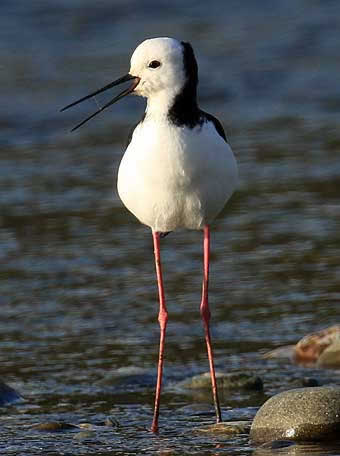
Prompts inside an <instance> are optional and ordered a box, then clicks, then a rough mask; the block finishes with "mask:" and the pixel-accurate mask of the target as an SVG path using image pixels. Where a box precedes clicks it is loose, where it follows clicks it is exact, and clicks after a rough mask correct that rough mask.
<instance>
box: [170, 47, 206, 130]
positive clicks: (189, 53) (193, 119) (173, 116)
mask: <svg viewBox="0 0 340 456" xmlns="http://www.w3.org/2000/svg"><path fill="white" fill-rule="evenodd" d="M181 44H182V46H183V67H184V73H185V76H186V82H185V84H184V87H183V90H182V91H181V92H180V93H179V94H178V95H176V97H175V100H174V103H173V105H172V106H171V108H170V109H169V113H168V118H169V120H170V121H171V122H172V123H173V124H175V125H177V126H184V125H185V126H187V127H189V128H194V127H195V126H196V125H198V124H199V123H200V110H199V108H198V106H197V84H198V69H197V62H196V59H195V55H194V51H193V49H192V47H191V45H190V43H184V42H183V41H182V42H181Z"/></svg>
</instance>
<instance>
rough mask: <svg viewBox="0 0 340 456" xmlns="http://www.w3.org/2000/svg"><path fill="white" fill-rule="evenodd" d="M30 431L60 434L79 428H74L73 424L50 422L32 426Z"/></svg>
mask: <svg viewBox="0 0 340 456" xmlns="http://www.w3.org/2000/svg"><path fill="white" fill-rule="evenodd" d="M31 429H34V430H36V431H44V432H60V431H70V430H74V429H78V430H79V426H76V425H75V424H69V423H63V422H60V421H50V422H47V423H39V424H33V426H31Z"/></svg>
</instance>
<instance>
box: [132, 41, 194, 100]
mask: <svg viewBox="0 0 340 456" xmlns="http://www.w3.org/2000/svg"><path fill="white" fill-rule="evenodd" d="M129 73H130V74H131V75H133V76H137V77H138V78H139V79H140V82H139V84H138V86H137V87H136V89H135V90H134V92H135V93H136V95H141V96H143V97H147V98H148V97H151V96H152V95H154V94H157V93H159V92H162V91H166V92H167V94H168V95H169V92H171V93H172V94H176V93H178V92H179V91H180V90H181V89H182V88H183V86H184V84H185V80H186V76H185V71H184V63H183V45H182V44H181V43H180V42H179V41H177V40H175V39H173V38H152V39H149V40H146V41H143V43H141V44H140V45H139V46H138V47H137V48H136V50H135V51H134V53H133V54H132V57H131V67H130V71H129Z"/></svg>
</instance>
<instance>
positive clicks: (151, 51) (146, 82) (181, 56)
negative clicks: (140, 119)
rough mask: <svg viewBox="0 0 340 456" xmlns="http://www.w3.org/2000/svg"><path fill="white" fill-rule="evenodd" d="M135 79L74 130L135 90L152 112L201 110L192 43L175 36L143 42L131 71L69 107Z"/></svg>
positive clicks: (149, 111)
mask: <svg viewBox="0 0 340 456" xmlns="http://www.w3.org/2000/svg"><path fill="white" fill-rule="evenodd" d="M130 80H131V81H132V85H131V86H130V87H128V88H127V89H125V90H124V91H123V92H121V93H120V94H118V95H117V96H116V97H114V98H113V99H112V100H111V101H110V102H109V103H107V104H106V105H104V106H103V107H102V108H101V109H99V110H98V111H96V112H95V113H94V114H92V115H91V116H89V117H88V118H87V119H85V120H84V121H83V122H81V123H80V124H78V125H77V126H76V127H75V128H73V130H75V129H76V128H78V127H80V126H81V125H83V124H84V123H85V122H87V121H88V120H89V119H91V118H92V117H94V116H95V115H97V114H98V113H99V112H101V111H103V110H104V109H105V108H107V107H108V106H110V105H111V104H113V103H115V102H116V101H118V100H119V99H121V98H123V97H124V96H126V95H128V94H130V93H133V94H136V95H141V96H142V97H146V98H147V99H148V106H147V112H148V114H151V113H155V114H160V113H161V114H162V115H164V114H166V113H168V111H169V109H170V108H171V107H172V106H173V105H174V102H175V101H176V100H178V98H179V103H177V104H176V107H177V112H176V113H175V114H176V115H182V114H184V116H187V117H188V116H189V117H190V116H191V115H192V112H193V111H195V112H196V111H197V104H196V88H197V83H198V78H197V63H196V59H195V56H194V52H193V50H192V47H191V46H190V44H189V43H184V42H180V41H177V40H175V39H174V38H151V39H148V40H145V41H143V42H142V43H141V44H140V45H139V46H138V47H137V48H136V49H135V51H134V53H133V54H132V57H131V66H130V71H129V73H128V74H126V75H125V76H123V77H121V78H119V79H117V80H116V81H113V82H111V83H110V84H108V85H106V86H105V87H103V88H102V89H99V90H97V91H96V92H93V93H91V94H90V95H87V96H85V97H83V98H81V99H80V100H77V101H75V102H73V103H71V104H69V105H67V106H66V107H65V108H63V109H62V111H63V110H65V109H68V108H70V107H72V106H74V105H76V104H78V103H81V102H82V101H84V100H87V99H88V98H91V97H93V96H95V95H97V94H99V93H101V92H104V91H105V90H108V89H111V88H112V87H114V86H116V85H118V84H121V83H124V82H127V81H130Z"/></svg>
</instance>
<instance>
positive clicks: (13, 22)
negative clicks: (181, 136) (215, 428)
mask: <svg viewBox="0 0 340 456" xmlns="http://www.w3.org/2000/svg"><path fill="white" fill-rule="evenodd" d="M0 24H1V27H0V57H1V59H0V61H1V69H2V71H0V83H1V87H2V103H1V107H0V125H1V133H0V147H1V154H0V204H1V213H0V258H1V264H0V280H1V281H0V288H1V293H0V303H1V322H0V340H1V344H0V346H1V349H0V360H1V368H2V369H1V372H2V379H3V380H4V381H5V382H6V383H8V384H10V385H11V386H13V387H15V388H17V389H18V390H19V391H20V392H21V393H22V394H23V396H24V398H25V402H24V403H21V404H16V405H13V406H10V407H7V408H4V409H3V413H2V416H1V421H2V426H1V429H0V434H1V444H0V448H1V451H2V452H3V453H4V454H8V455H10V454H17V453H18V452H21V453H22V454H25V455H38V454H49V455H54V454H55V455H56V454H58V455H59V454H65V455H66V454H72V455H87V454H97V455H110V456H112V455H130V454H131V455H132V454H159V455H170V454H171V455H177V454H178V455H179V454H181V455H183V454H197V455H213V454H219V455H220V454H221V455H222V454H228V455H229V454H240V455H241V454H242V455H250V454H252V453H253V451H254V448H253V447H252V445H251V443H250V442H248V439H247V436H245V435H241V436H237V437H234V438H232V439H229V438H222V437H221V436H206V435H204V436H197V435H195V434H194V433H193V430H194V429H195V428H196V427H198V426H200V425H203V424H206V423H211V422H212V421H213V416H212V415H211V413H210V411H211V409H208V411H206V412H205V413H203V412H202V413H203V414H200V413H198V414H196V413H194V412H192V411H191V412H190V409H189V411H188V409H187V408H185V407H186V406H190V405H193V404H195V405H197V406H198V408H200V407H202V408H203V409H204V410H205V408H206V407H209V405H210V404H211V397H210V394H209V393H207V394H203V395H202V394H200V395H197V394H190V393H188V392H184V391H178V390H176V388H174V385H175V384H176V382H177V381H179V380H182V379H183V378H185V377H187V376H189V375H194V374H197V373H201V372H205V371H206V370H207V369H208V366H207V360H206V353H205V347H204V342H203V331H202V327H201V322H200V318H199V311H198V307H199V300H200V282H201V250H200V249H201V245H200V244H201V237H202V236H201V233H196V232H179V233H173V234H171V235H170V236H168V237H167V238H165V239H164V240H162V254H163V261H164V270H165V284H166V292H167V298H168V307H169V313H170V323H169V327H168V335H167V346H166V369H165V380H166V381H165V390H164V394H163V397H162V408H161V418H160V425H161V433H160V436H158V437H156V436H152V435H150V434H149V433H147V432H145V429H146V428H147V427H148V426H149V425H150V421H151V416H152V402H153V387H154V378H155V366H156V360H157V346H158V325H157V299H156V297H157V295H156V292H157V290H156V284H155V277H154V265H153V256H152V240H151V236H150V233H149V231H148V230H147V229H146V228H145V227H143V226H141V225H139V224H138V222H137V221H136V220H135V219H134V218H133V216H132V215H130V214H129V213H128V212H127V211H126V210H125V209H124V208H123V207H122V204H121V203H120V201H119V199H118V196H117V192H116V190H115V181H116V176H117V169H118V165H119V161H120V157H121V155H122V151H123V148H124V147H123V146H124V144H125V141H126V137H127V135H128V132H129V129H130V128H131V126H132V125H133V124H134V123H135V122H136V121H137V120H138V119H139V117H140V116H141V115H142V112H143V106H144V105H143V101H142V100H140V99H137V98H133V97H131V98H130V99H125V100H124V101H122V102H120V103H119V104H117V105H114V106H113V107H112V108H110V110H108V111H107V112H106V113H103V114H101V115H100V116H98V117H97V118H96V119H94V120H93V121H92V122H89V123H88V124H87V125H86V126H85V127H83V128H81V129H80V130H78V131H77V132H76V133H73V134H70V133H69V132H68V131H69V129H70V128H71V127H72V126H74V125H75V124H76V123H77V122H78V121H80V120H82V119H83V118H84V117H85V116H86V115H87V114H88V113H91V112H92V111H93V110H94V109H95V108H96V105H95V103H91V102H89V103H84V105H81V106H79V108H77V109H74V110H72V111H70V112H67V113H63V114H60V113H59V112H58V110H59V109H60V108H61V107H62V106H64V105H65V104H67V103H69V102H71V101H72V100H73V99H76V98H79V97H81V96H82V95H85V94H87V93H88V92H90V91H92V90H95V89H96V88H99V87H102V86H103V85H105V84H107V83H109V82H111V81H112V80H113V79H115V78H117V77H119V76H121V75H122V74H125V73H126V72H127V70H128V64H129V55H130V53H131V52H132V51H133V49H134V48H135V46H136V44H137V43H139V42H140V41H142V40H143V39H145V38H147V37H151V36H164V35H165V36H166V35H170V36H175V37H178V38H180V39H183V40H187V41H190V42H192V44H193V46H194V48H195V50H196V55H197V58H198V61H199V67H200V104H201V106H202V107H203V108H204V109H205V110H207V111H208V112H211V113H213V114H215V115H216V116H217V117H219V118H220V119H221V120H222V122H223V124H224V126H225V128H226V131H227V135H228V137H229V139H230V142H231V144H232V147H233V149H234V151H235V153H236V155H237V159H238V162H239V169H240V176H241V184H240V188H239V190H238V192H237V193H236V194H235V196H234V197H233V198H232V201H231V202H230V204H229V205H228V207H227V208H226V210H225V211H224V213H223V214H222V216H221V218H220V219H219V220H218V222H217V223H216V227H215V229H214V233H213V238H212V241H213V244H212V249H213V263H212V277H211V307H212V314H213V339H214V346H215V355H216V364H217V367H218V369H222V370H226V371H229V372H246V373H251V374H255V375H259V376H260V377H261V378H262V379H263V381H264V386H265V388H264V394H252V393H249V392H247V393H246V392H242V391H240V392H233V393H224V394H222V398H221V399H222V409H223V414H224V417H225V418H226V419H232V420H238V419H246V420H247V419H249V420H250V419H251V418H252V417H253V416H254V414H255V413H256V410H257V408H258V407H259V406H260V405H261V404H262V403H263V402H264V400H265V399H266V398H267V397H269V396H270V395H272V394H275V393H277V392H279V391H281V390H283V389H288V388H290V387H292V386H295V385H296V384H297V383H299V382H300V383H301V381H302V379H303V378H304V377H311V378H316V379H318V380H319V382H320V383H323V382H324V383H335V384H339V383H340V379H339V374H338V372H336V371H321V370H320V371H318V370H312V369H307V368H302V367H299V368H297V367H296V366H292V365H290V364H289V363H278V362H277V361H275V360H264V359H262V358H261V353H263V352H265V351H266V350H269V349H272V348H275V347H277V346H280V345H285V344H291V343H295V342H296V341H297V340H298V339H300V338H301V337H302V336H303V335H305V334H307V333H309V332H311V331H315V330H318V329H321V328H323V327H326V326H328V325H331V324H334V323H335V322H336V321H337V317H338V301H339V298H340V285H339V274H340V266H339V253H340V234H339V233H340V230H339V222H338V221H339V215H340V204H339V198H338V188H339V184H340V158H339V157H340V155H339V149H340V133H339V117H338V114H339V109H340V86H339V81H338V75H339V70H340V61H339V59H338V42H339V27H340V4H339V3H338V2H336V1H331V0H329V1H317V0H314V1H307V0H294V1H293V0H288V1H287V0H286V1H279V0H277V1H271V2H261V3H259V2H253V1H250V0H247V1H244V2H236V1H229V2H228V7H226V4H225V2H219V1H213V2H209V4H208V3H206V2H191V1H188V2H185V4H183V2H179V1H175V2H172V3H171V4H169V3H168V2H167V3H166V2H159V1H158V2H153V1H145V2H137V1H133V0H125V1H124V2H121V1H116V2H112V0H111V1H104V0H103V1H101V2H90V1H82V2H80V1H76V0H73V1H67V2H66V1H63V0H62V1H59V2H58V4H57V5H56V4H55V3H54V2H52V1H50V0H45V1H44V2H40V1H35V2H10V1H3V2H2V7H1V18H0ZM109 96H111V94H109V95H108V97H109ZM105 100H106V98H105V96H103V97H100V98H99V101H100V102H101V103H102V102H105ZM108 417H111V418H112V419H113V421H114V423H117V422H118V423H119V426H116V425H114V426H113V427H112V426H111V427H107V426H106V427H105V426H103V424H104V423H105V420H106V419H107V418H108ZM47 421H65V422H68V423H72V424H80V423H90V424H92V425H97V426H99V427H98V428H95V430H92V431H88V434H84V432H85V431H83V432H79V429H78V430H74V431H67V432H66V431H65V432H61V433H48V432H45V433H43V432H39V431H37V430H33V429H32V428H31V426H32V425H33V424H35V423H43V422H47ZM259 451H261V450H256V452H255V453H254V454H259V453H258V452H259ZM268 451H269V454H270V450H268V449H267V450H266V454H268ZM294 451H295V452H297V453H298V451H300V452H302V453H301V454H303V452H305V453H306V452H307V453H309V452H312V453H313V454H340V450H339V449H330V448H319V447H316V446H312V447H311V448H309V447H308V448H307V449H306V448H302V449H301V448H300V447H299V448H298V449H296V448H295V447H294Z"/></svg>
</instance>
